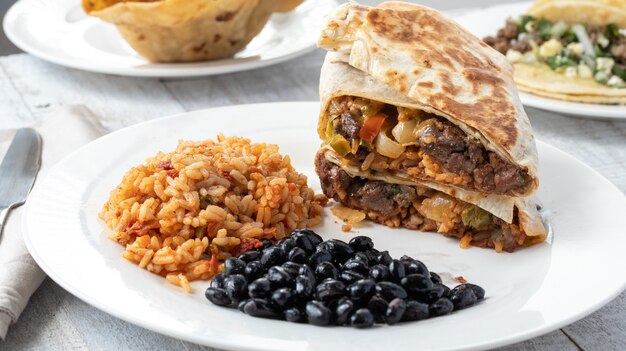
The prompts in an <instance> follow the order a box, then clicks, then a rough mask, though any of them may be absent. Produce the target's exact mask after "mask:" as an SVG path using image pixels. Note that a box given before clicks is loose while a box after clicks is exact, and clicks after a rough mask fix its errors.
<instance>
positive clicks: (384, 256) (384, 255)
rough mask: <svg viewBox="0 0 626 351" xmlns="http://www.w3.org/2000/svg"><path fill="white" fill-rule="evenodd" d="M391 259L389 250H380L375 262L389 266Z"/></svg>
mask: <svg viewBox="0 0 626 351" xmlns="http://www.w3.org/2000/svg"><path fill="white" fill-rule="evenodd" d="M392 260H393V258H392V257H391V255H390V254H389V251H382V252H381V253H379V254H378V256H377V257H376V263H377V264H382V265H385V266H389V264H390V263H391V261H392Z"/></svg>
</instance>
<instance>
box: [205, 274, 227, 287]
mask: <svg viewBox="0 0 626 351" xmlns="http://www.w3.org/2000/svg"><path fill="white" fill-rule="evenodd" d="M224 279H226V274H224V273H218V274H216V275H214V276H213V278H211V282H210V283H209V287H211V288H224Z"/></svg>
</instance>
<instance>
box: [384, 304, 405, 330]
mask: <svg viewBox="0 0 626 351" xmlns="http://www.w3.org/2000/svg"><path fill="white" fill-rule="evenodd" d="M405 311H406V302H405V301H404V300H403V299H398V298H395V299H393V300H391V302H389V306H388V307H387V312H386V313H385V322H387V324H389V325H394V324H396V323H398V322H399V321H400V320H401V319H402V316H404V312H405Z"/></svg>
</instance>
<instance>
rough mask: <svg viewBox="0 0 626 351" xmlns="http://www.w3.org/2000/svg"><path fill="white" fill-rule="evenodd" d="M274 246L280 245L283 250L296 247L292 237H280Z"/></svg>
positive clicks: (287, 250) (286, 250)
mask: <svg viewBox="0 0 626 351" xmlns="http://www.w3.org/2000/svg"><path fill="white" fill-rule="evenodd" d="M276 246H280V247H281V248H282V249H283V251H284V252H289V251H291V250H292V249H293V248H295V247H296V241H295V240H293V239H292V238H282V239H280V241H279V242H278V243H276Z"/></svg>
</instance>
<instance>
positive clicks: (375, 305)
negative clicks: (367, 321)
mask: <svg viewBox="0 0 626 351" xmlns="http://www.w3.org/2000/svg"><path fill="white" fill-rule="evenodd" d="M387 307H389V303H387V301H385V299H383V298H382V297H380V296H377V295H374V296H372V298H371V299H370V300H369V302H368V303H367V308H368V309H369V310H370V311H371V312H372V314H373V315H374V320H375V321H376V322H378V323H381V322H383V319H384V317H385V313H387Z"/></svg>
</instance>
